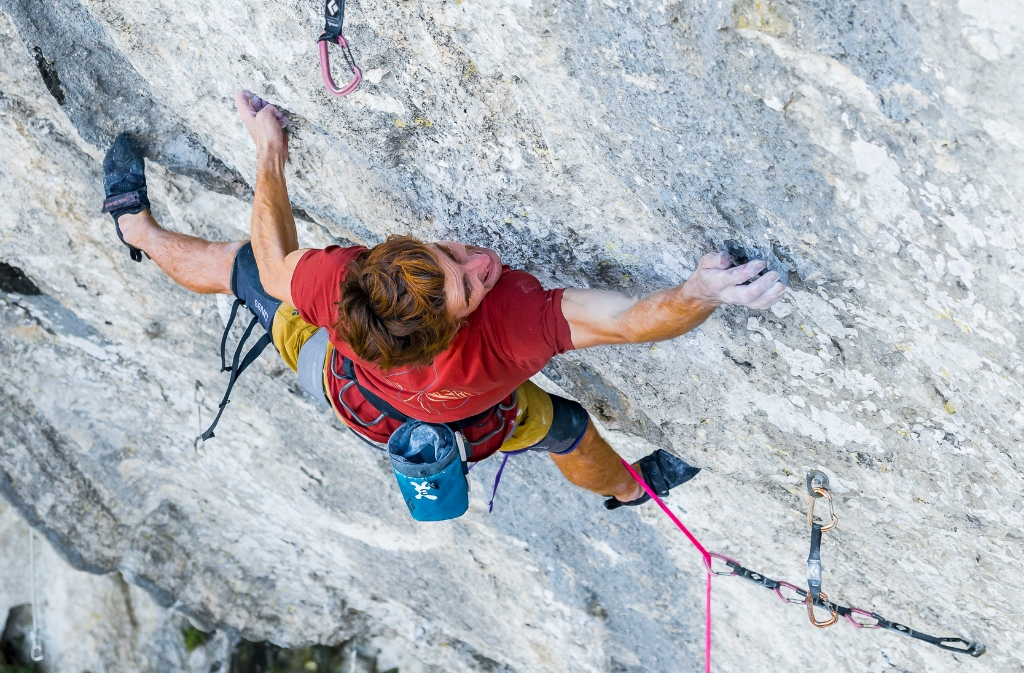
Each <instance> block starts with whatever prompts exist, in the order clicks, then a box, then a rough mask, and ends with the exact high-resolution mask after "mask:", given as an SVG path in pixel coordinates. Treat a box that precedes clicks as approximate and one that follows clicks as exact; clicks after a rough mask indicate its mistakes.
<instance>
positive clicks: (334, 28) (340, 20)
mask: <svg viewBox="0 0 1024 673" xmlns="http://www.w3.org/2000/svg"><path fill="white" fill-rule="evenodd" d="M344 23H345V0H326V2H325V3H324V30H323V32H322V33H320V39H319V40H318V42H319V47H320V76H321V77H322V78H323V80H324V85H325V86H326V87H327V90H328V91H330V92H331V93H333V94H334V95H335V96H347V95H348V94H350V93H352V92H353V91H355V90H356V87H358V86H359V83H360V82H361V81H363V71H362V70H360V69H359V66H357V65H356V61H355V59H354V58H353V57H352V50H351V49H349V46H348V42H346V41H345V38H344V37H343V36H342V34H341V29H342V25H343V24H344ZM328 42H333V43H334V44H336V45H338V46H339V47H341V55H342V57H344V59H345V63H346V64H347V65H348V67H349V69H350V70H351V71H352V79H351V80H349V82H348V84H346V85H345V86H342V87H339V86H338V85H337V84H335V83H334V77H333V76H331V61H330V56H329V55H328V53H327V43H328Z"/></svg>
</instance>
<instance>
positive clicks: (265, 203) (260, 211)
mask: <svg viewBox="0 0 1024 673" xmlns="http://www.w3.org/2000/svg"><path fill="white" fill-rule="evenodd" d="M235 106H236V107H237V108H238V115H239V117H241V119H242V123H243V124H245V128H246V129H248V130H249V134H250V135H251V136H252V139H253V140H254V141H255V142H256V190H255V196H254V197H253V203H252V225H251V229H250V236H251V238H252V251H253V254H254V255H255V256H256V266H257V267H259V270H260V280H261V281H262V282H263V287H264V289H266V291H267V292H268V293H270V295H271V296H273V297H275V298H277V299H280V300H281V301H286V302H288V303H289V304H290V303H292V292H291V282H292V274H293V273H294V272H295V266H296V264H298V263H299V259H300V258H301V257H302V255H303V253H304V252H305V250H299V249H298V248H299V241H298V236H297V235H296V233H295V218H294V217H293V215H292V206H291V202H290V201H289V200H288V186H287V185H286V184H285V176H284V164H285V160H286V159H287V158H288V137H287V136H286V135H285V134H284V129H282V128H281V123H282V122H280V121H279V118H278V116H277V115H278V114H279V113H278V111H277V109H276V108H275V107H274V106H273V105H267V106H266V107H263V108H262V109H260V110H259V111H256V110H254V109H253V107H252V104H251V102H250V99H249V98H247V97H246V96H245V95H244V94H243V93H242V92H239V93H237V94H235Z"/></svg>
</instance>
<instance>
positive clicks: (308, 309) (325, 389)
mask: <svg viewBox="0 0 1024 673" xmlns="http://www.w3.org/2000/svg"><path fill="white" fill-rule="evenodd" d="M235 103H236V106H237V108H238V112H239V115H240V117H241V119H242V123H243V124H244V125H245V127H246V128H247V129H248V131H249V133H250V134H251V136H252V138H253V140H254V141H255V143H256V150H257V174H256V188H255V197H254V200H253V211H252V229H251V244H250V243H245V242H241V241H236V242H230V243H216V242H211V241H205V240H202V239H198V238H195V237H192V236H186V235H184V234H179V233H175V232H172V231H168V230H166V229H164V228H162V227H161V226H160V225H159V224H158V223H157V222H156V221H155V220H154V219H153V216H152V214H151V213H150V210H149V201H148V200H147V198H146V187H145V175H144V164H143V160H142V156H141V153H140V151H139V149H138V147H137V145H136V144H135V142H134V140H132V138H131V137H130V136H128V135H126V134H122V135H121V136H119V137H118V138H117V139H116V140H115V142H114V145H113V146H112V147H111V149H110V151H109V152H108V154H107V157H106V159H105V160H104V187H105V190H106V196H107V200H106V203H105V207H104V210H105V212H110V213H111V215H112V216H113V217H114V221H115V226H116V231H117V234H118V236H119V238H120V239H121V241H122V242H123V243H124V244H125V245H127V246H128V247H129V250H130V251H131V253H132V258H133V259H136V260H138V261H141V260H142V253H145V254H146V256H148V257H149V258H151V259H152V260H153V261H154V262H156V264H157V265H159V267H160V268H161V269H163V270H164V271H165V272H166V273H167V274H168V275H169V276H170V277H171V278H173V279H174V280H175V281H177V282H178V283H181V284H182V285H183V286H185V287H186V288H188V289H190V290H192V291H194V292H200V293H215V292H220V293H229V294H233V295H234V296H235V297H237V298H238V299H239V300H241V301H242V302H244V305H245V306H246V307H247V308H249V309H250V310H251V311H252V312H253V313H254V314H255V315H256V318H257V319H258V321H259V322H260V323H261V324H262V325H263V327H264V328H265V329H266V330H267V333H268V334H269V335H270V336H271V337H272V341H273V344H274V346H275V347H276V348H277V350H278V351H279V352H280V354H281V356H282V358H283V359H284V361H285V362H286V363H287V364H288V366H289V367H291V368H292V369H293V370H296V371H297V373H298V375H299V379H300V381H301V382H302V385H303V388H304V389H306V390H307V392H310V393H311V394H313V395H319V396H321V397H326V399H327V400H328V401H329V402H330V404H331V406H332V407H333V409H334V411H335V412H336V413H337V415H338V417H339V418H340V419H341V420H342V421H343V422H344V423H345V424H346V425H347V426H348V427H349V428H351V429H352V430H353V431H354V432H355V433H356V434H357V435H358V436H360V437H361V438H363V439H364V440H366V441H368V442H370V443H372V444H374V445H376V446H382V445H383V444H385V443H386V442H387V441H388V439H389V437H391V435H392V433H394V432H395V431H396V430H397V429H398V428H399V427H400V426H401V425H402V424H403V423H405V422H406V421H407V420H409V419H416V420H419V421H425V422H429V423H433V424H447V425H448V426H449V427H450V428H452V429H456V430H459V431H461V433H462V435H463V436H464V438H465V440H466V444H467V447H468V450H467V453H468V458H469V460H470V461H478V460H482V459H484V458H487V457H488V456H490V455H493V454H494V453H495V452H497V451H504V452H518V451H524V450H531V451H545V452H547V453H549V454H550V455H551V459H552V460H553V461H554V462H555V465H557V467H558V468H559V470H561V472H562V473H563V474H564V475H565V477H566V478H567V479H568V480H569V481H571V482H572V483H574V484H576V485H577V486H580V487H583V488H585V489H588V490H591V491H594V492H595V493H599V494H602V495H605V496H608V500H607V501H606V502H605V505H606V506H607V507H608V508H609V509H615V508H617V507H620V506H622V505H638V504H641V503H643V502H646V501H647V500H648V499H649V496H648V495H647V494H646V493H645V492H644V491H643V489H642V488H641V487H640V485H639V484H638V483H637V482H636V481H635V480H634V479H633V478H632V477H631V476H630V474H629V472H628V471H627V470H626V469H625V467H624V466H623V465H622V463H621V462H620V460H619V457H618V455H617V454H616V453H615V451H614V450H613V449H612V448H611V446H609V445H608V443H607V442H605V440H604V439H602V438H601V436H600V435H599V434H598V433H597V431H596V430H595V429H594V425H593V423H591V421H590V419H589V416H588V415H587V413H586V411H585V410H584V409H583V408H582V407H581V406H580V405H579V404H577V403H576V402H572V401H570V400H566V399H562V398H560V397H557V396H554V395H549V394H548V393H546V392H544V391H543V390H541V389H540V388H539V387H537V386H536V385H534V384H533V383H531V382H530V381H529V380H528V379H529V378H530V377H531V376H533V375H534V374H536V373H537V372H539V371H540V370H541V369H542V368H543V367H544V366H545V365H546V364H547V363H548V361H549V360H550V359H551V358H552V357H554V356H555V355H558V354H560V353H564V352H566V351H568V350H572V349H580V348H591V347H594V346H601V345H606V344H629V343H644V342H652V341H662V340H665V339H672V338H674V337H677V336H679V335H681V334H684V333H686V332H688V331H690V330H691V329H693V328H695V327H697V326H698V325H700V324H701V323H702V322H704V320H706V319H707V318H708V316H710V315H711V314H712V313H713V312H714V311H715V309H716V308H717V307H718V306H720V305H722V304H726V303H729V304H738V305H742V306H747V307H749V308H753V309H764V308H767V307H769V306H771V305H772V304H774V303H775V302H777V301H778V300H779V299H780V298H781V297H782V295H783V293H784V291H785V287H784V285H783V284H782V283H781V282H780V280H779V277H778V275H777V274H776V273H774V272H769V273H766V274H763V275H761V276H760V277H758V274H759V273H761V271H762V270H763V269H764V268H765V264H764V263H763V262H760V261H753V262H748V263H746V264H744V265H741V266H736V267H732V268H730V258H729V256H728V255H727V254H725V253H718V254H709V255H705V256H704V257H703V258H702V259H701V260H700V263H699V264H698V267H697V270H696V271H695V272H694V273H693V274H692V275H691V276H690V277H689V278H688V279H687V280H686V282H685V283H683V284H682V285H679V286H676V287H671V288H666V289H663V290H659V291H657V292H654V293H652V294H650V295H647V296H645V297H641V298H637V297H630V296H627V295H625V294H622V293H619V292H612V291H606V290H581V289H555V290H544V289H543V288H542V287H541V285H540V283H539V282H538V281H537V279H536V278H534V277H533V276H531V275H529V274H527V273H525V272H523V271H516V270H512V269H510V268H509V267H507V266H503V265H502V263H501V260H500V259H499V257H498V255H497V254H496V253H495V252H494V251H493V250H489V249H487V248H482V247H478V246H474V245H467V244H464V243H461V242H458V241H438V242H433V243H424V242H421V241H418V240H416V239H414V238H411V237H408V236H392V237H390V238H389V239H388V240H387V241H385V242H384V243H381V244H378V245H376V246H374V247H372V248H370V249H367V248H364V247H360V246H356V247H351V248H341V247H337V246H331V247H328V248H326V249H323V250H309V249H303V248H299V244H298V240H297V235H296V231H295V222H294V219H293V217H292V210H291V206H290V203H289V199H288V190H287V187H286V185H285V170H284V168H285V160H286V158H287V155H288V140H287V136H286V135H285V133H284V130H283V127H284V126H285V125H286V124H287V118H286V117H285V116H284V115H283V113H282V112H281V111H279V110H277V109H276V108H275V107H274V106H272V105H268V104H267V103H266V102H265V101H262V100H261V99H259V98H258V97H255V96H253V95H252V94H249V93H248V92H242V93H239V94H238V95H237V96H236V98H235ZM752 279H753V280H752ZM751 280H752V282H749V283H748V281H751ZM637 466H638V467H639V470H640V474H641V475H642V476H643V477H644V480H645V481H647V482H648V484H649V485H650V486H651V487H652V488H653V489H654V490H655V492H657V493H659V494H667V493H668V491H669V489H671V488H673V487H675V486H678V485H679V484H681V483H683V482H685V481H687V480H688V479H690V478H692V477H693V475H694V474H696V473H697V471H698V469H697V468H693V467H691V466H689V465H687V464H686V463H685V462H683V461H682V460H680V459H678V458H676V457H675V456H672V455H671V454H669V453H667V452H665V451H661V450H659V451H656V452H654V453H652V454H651V455H649V456H646V457H645V458H642V459H641V460H640V461H639V462H638V463H637Z"/></svg>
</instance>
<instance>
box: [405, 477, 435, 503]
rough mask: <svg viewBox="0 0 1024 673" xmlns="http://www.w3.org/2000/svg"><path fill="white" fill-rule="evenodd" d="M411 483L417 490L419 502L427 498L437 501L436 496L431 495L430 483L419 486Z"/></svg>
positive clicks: (413, 482) (424, 482)
mask: <svg viewBox="0 0 1024 673" xmlns="http://www.w3.org/2000/svg"><path fill="white" fill-rule="evenodd" d="M409 483H410V484H412V487H413V488H415V489H416V499H417V500H419V499H420V498H426V499H427V500H437V496H436V495H430V493H429V491H430V488H431V486H430V483H429V482H426V481H423V482H420V483H418V484H417V483H416V482H415V481H410V482H409Z"/></svg>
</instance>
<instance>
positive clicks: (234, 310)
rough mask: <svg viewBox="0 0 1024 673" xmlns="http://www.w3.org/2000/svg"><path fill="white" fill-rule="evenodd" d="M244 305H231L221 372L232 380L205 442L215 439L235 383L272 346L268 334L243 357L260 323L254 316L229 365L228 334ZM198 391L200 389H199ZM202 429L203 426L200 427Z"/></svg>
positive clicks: (222, 342) (206, 433) (204, 437)
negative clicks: (240, 308)
mask: <svg viewBox="0 0 1024 673" xmlns="http://www.w3.org/2000/svg"><path fill="white" fill-rule="evenodd" d="M243 305H244V303H243V302H242V300H241V299H236V300H235V303H234V304H232V305H231V315H230V316H229V317H228V324H227V325H226V326H225V327H224V335H223V336H222V337H221V339H220V370H221V371H222V372H231V378H230V379H229V380H228V388H227V390H225V391H224V398H223V399H222V400H221V401H220V405H218V407H217V416H216V418H214V419H213V423H211V424H210V427H209V428H207V429H206V432H204V433H202V435H200V438H201V439H202V440H203V441H204V442H205V441H206V440H208V439H210V438H211V437H215V436H216V435H214V434H213V429H214V428H216V427H217V424H218V423H220V417H221V415H222V414H223V413H224V407H226V406H227V405H228V402H230V401H231V400H230V399H229V397H230V395H231V389H232V388H234V387H235V381H237V380H238V377H239V376H240V375H241V373H242V372H244V371H245V370H246V368H247V367H248V366H249V365H251V364H252V363H253V362H255V361H256V358H258V357H259V356H260V354H262V353H263V351H264V350H265V349H266V348H267V346H269V345H270V342H271V337H270V332H267V333H266V334H264V335H263V336H261V337H260V338H259V340H257V341H256V343H255V344H253V347H252V348H250V349H249V352H248V353H246V354H245V357H242V351H243V350H244V349H245V342H246V341H248V339H249V335H250V334H252V330H253V328H255V327H256V323H257V322H259V318H258V317H257V316H256V315H253V317H252V320H250V321H249V325H248V326H247V327H246V328H245V332H243V333H242V338H241V339H239V340H238V346H237V347H236V348H235V355H234V357H233V358H232V359H231V366H230V367H229V366H228V365H227V356H226V352H227V343H228V333H229V332H231V325H232V324H234V322H235V316H236V315H237V314H238V307H239V306H243ZM197 390H198V388H197ZM200 427H202V426H200Z"/></svg>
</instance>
